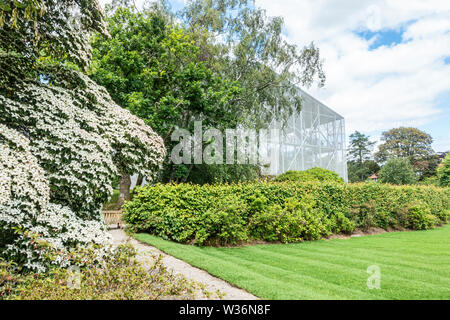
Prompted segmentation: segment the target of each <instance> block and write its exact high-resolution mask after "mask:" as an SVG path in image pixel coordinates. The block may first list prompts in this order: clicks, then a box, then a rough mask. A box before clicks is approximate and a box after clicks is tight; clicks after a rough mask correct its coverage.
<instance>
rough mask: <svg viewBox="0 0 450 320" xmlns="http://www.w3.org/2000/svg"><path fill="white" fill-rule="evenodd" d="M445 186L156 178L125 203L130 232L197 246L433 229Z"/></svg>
mask: <svg viewBox="0 0 450 320" xmlns="http://www.w3.org/2000/svg"><path fill="white" fill-rule="evenodd" d="M449 209H450V188H436V187H432V186H401V187H400V186H391V185H384V184H375V183H369V184H339V183H319V182H308V183H295V182H260V183H248V184H231V185H204V186H198V185H191V184H179V185H161V184H159V185H156V186H148V187H144V188H139V189H138V190H136V193H135V195H134V198H133V201H130V202H128V203H127V204H126V205H125V206H124V219H125V221H126V222H127V224H128V225H129V226H130V228H131V230H132V231H133V232H147V233H151V234H154V235H157V236H160V237H162V238H164V239H168V240H173V241H176V242H180V243H189V244H196V245H229V244H238V243H242V242H246V241H254V240H264V241H281V242H297V241H303V240H316V239H320V238H323V237H325V236H327V235H329V234H331V233H334V234H338V233H352V232H353V231H354V229H355V228H360V229H368V228H371V227H381V228H384V229H388V228H394V229H402V228H408V229H415V230H419V229H430V228H433V227H434V226H436V225H441V224H442V223H446V222H447V221H448V219H449Z"/></svg>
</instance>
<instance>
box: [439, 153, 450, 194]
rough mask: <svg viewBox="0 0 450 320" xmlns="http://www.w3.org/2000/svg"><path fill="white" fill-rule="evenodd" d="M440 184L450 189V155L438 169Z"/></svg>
mask: <svg viewBox="0 0 450 320" xmlns="http://www.w3.org/2000/svg"><path fill="white" fill-rule="evenodd" d="M438 177H439V184H440V185H441V186H442V187H450V154H447V156H446V157H445V159H444V161H443V162H442V164H441V165H440V167H439V168H438Z"/></svg>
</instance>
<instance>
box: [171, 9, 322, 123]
mask: <svg viewBox="0 0 450 320" xmlns="http://www.w3.org/2000/svg"><path fill="white" fill-rule="evenodd" d="M178 16H179V18H180V19H181V21H182V22H183V23H184V24H185V26H186V27H187V28H188V29H189V30H190V32H192V34H194V35H195V38H196V41H197V45H198V46H199V48H200V52H201V57H202V59H204V60H205V61H206V62H207V63H208V65H209V66H210V68H212V69H214V70H217V72H218V73H219V74H221V75H223V77H225V78H228V79H232V80H236V81H239V83H240V85H241V87H242V91H241V94H240V95H239V96H238V97H237V98H236V102H237V103H239V106H240V108H239V110H240V113H241V114H242V116H243V117H244V118H245V119H246V120H247V121H246V124H247V125H249V126H252V127H264V126H267V124H268V123H270V122H271V121H272V120H273V119H274V118H276V119H278V120H286V119H287V118H288V117H289V116H290V115H291V114H292V113H293V112H295V111H299V110H300V109H301V98H300V96H299V95H298V91H297V86H299V85H301V86H310V85H312V84H313V83H314V81H315V80H317V81H318V83H319V85H320V86H321V85H323V84H324V82H325V74H324V72H323V70H322V61H321V59H320V54H319V49H318V48H317V47H316V46H315V45H314V44H313V43H311V44H310V45H307V46H305V47H303V48H298V47H297V46H296V45H293V44H291V43H289V42H287V41H286V40H285V38H284V37H283V27H284V21H283V19H282V18H281V17H268V16H267V15H266V12H265V10H263V9H261V8H258V7H257V6H256V5H255V3H254V1H252V0H218V1H217V0H190V1H188V2H187V4H186V6H185V8H184V9H183V10H182V11H181V12H179V13H178Z"/></svg>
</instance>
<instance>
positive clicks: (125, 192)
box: [117, 174, 131, 210]
mask: <svg viewBox="0 0 450 320" xmlns="http://www.w3.org/2000/svg"><path fill="white" fill-rule="evenodd" d="M130 187H131V178H130V176H129V175H127V174H122V177H121V178H120V189H119V190H120V191H119V199H118V200H117V210H121V209H122V206H123V204H124V203H125V201H130V200H131V196H130Z"/></svg>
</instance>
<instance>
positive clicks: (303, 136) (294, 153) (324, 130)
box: [265, 89, 348, 181]
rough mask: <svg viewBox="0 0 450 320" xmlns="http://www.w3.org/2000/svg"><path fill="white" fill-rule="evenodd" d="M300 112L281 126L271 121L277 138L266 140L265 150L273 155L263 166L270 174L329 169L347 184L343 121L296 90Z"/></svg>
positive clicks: (310, 97)
mask: <svg viewBox="0 0 450 320" xmlns="http://www.w3.org/2000/svg"><path fill="white" fill-rule="evenodd" d="M299 95H301V97H302V109H301V112H298V113H295V114H294V115H292V116H291V117H290V118H289V119H288V121H287V122H286V123H284V125H282V124H281V123H280V122H278V121H273V122H272V123H271V125H270V129H278V130H279V132H280V137H279V138H277V139H275V140H274V139H269V142H268V148H269V150H270V151H272V153H275V156H273V154H272V156H271V161H270V163H269V164H266V169H265V170H268V171H269V172H271V174H276V175H278V174H282V173H284V172H286V171H288V170H298V171H303V170H307V169H310V168H314V167H320V168H324V169H329V170H332V171H334V172H336V173H338V174H339V175H340V176H341V177H343V178H344V180H345V181H348V174H347V159H346V149H345V141H346V140H345V139H346V136H345V119H344V118H343V117H342V116H341V115H339V114H338V113H336V112H334V111H333V110H331V109H330V108H328V107H327V106H326V105H324V104H323V103H321V102H320V101H318V100H316V99H315V98H313V97H312V96H310V95H309V94H307V93H306V92H304V91H303V90H301V89H299Z"/></svg>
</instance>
